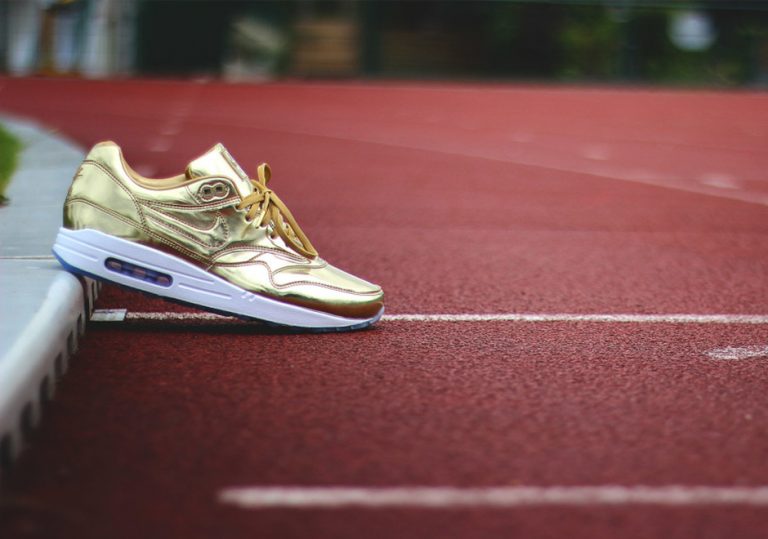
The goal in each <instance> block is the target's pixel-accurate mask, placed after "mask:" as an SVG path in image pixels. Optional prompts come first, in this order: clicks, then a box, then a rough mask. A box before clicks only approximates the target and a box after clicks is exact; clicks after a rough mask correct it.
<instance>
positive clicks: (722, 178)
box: [698, 172, 741, 189]
mask: <svg viewBox="0 0 768 539" xmlns="http://www.w3.org/2000/svg"><path fill="white" fill-rule="evenodd" d="M698 180H699V182H700V183H702V184H704V185H709V186H711V187H717V188H720V189H741V183H740V182H739V181H738V180H737V179H736V178H735V177H733V176H732V175H731V174H724V173H719V172H710V173H707V174H702V175H701V176H699V178H698Z"/></svg>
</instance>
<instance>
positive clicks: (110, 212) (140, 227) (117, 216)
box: [68, 198, 211, 266]
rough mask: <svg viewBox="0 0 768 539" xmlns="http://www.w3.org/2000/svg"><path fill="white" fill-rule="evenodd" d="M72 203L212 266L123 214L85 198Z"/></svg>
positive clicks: (71, 201)
mask: <svg viewBox="0 0 768 539" xmlns="http://www.w3.org/2000/svg"><path fill="white" fill-rule="evenodd" d="M71 203H79V204H87V205H88V206H91V207H93V208H95V209H97V210H99V211H102V212H104V213H106V214H108V215H110V216H112V217H114V218H115V219H117V220H118V221H122V222H123V223H125V224H127V225H130V226H132V227H134V228H135V229H137V230H139V231H141V232H144V233H145V234H146V235H147V236H150V237H151V238H152V239H154V240H155V241H157V242H159V243H163V244H165V245H167V246H168V247H170V248H172V249H176V250H179V251H182V252H183V254H185V255H186V256H187V257H189V258H192V259H194V260H197V261H198V262H200V263H201V264H203V265H206V266H210V263H211V262H210V260H208V259H207V258H203V257H201V256H200V255H198V254H197V253H195V252H194V251H190V250H189V249H187V248H186V247H184V246H183V245H179V244H175V243H173V242H171V241H168V240H167V239H166V238H164V237H163V236H161V235H159V234H158V233H156V232H154V231H153V230H151V229H149V228H147V227H146V226H143V225H142V224H141V223H138V222H136V221H134V220H132V219H130V218H128V217H126V216H124V215H121V214H119V213H117V212H115V211H114V210H110V209H109V208H104V207H103V206H99V205H98V204H95V203H93V202H91V201H90V200H87V199H84V198H75V199H71V200H70V201H69V202H68V204H71ZM118 237H119V236H118ZM126 241H130V240H126ZM131 243H134V242H131ZM139 244H140V243H139ZM170 256H173V255H170Z"/></svg>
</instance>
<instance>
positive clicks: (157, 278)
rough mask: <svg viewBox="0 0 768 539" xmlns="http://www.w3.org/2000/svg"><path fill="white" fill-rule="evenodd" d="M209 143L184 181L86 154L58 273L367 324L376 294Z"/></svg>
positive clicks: (237, 306)
mask: <svg viewBox="0 0 768 539" xmlns="http://www.w3.org/2000/svg"><path fill="white" fill-rule="evenodd" d="M270 175H271V173H270V169H269V166H268V165H267V164H266V163H264V164H262V165H260V166H259V168H258V174H257V177H256V178H254V179H251V178H249V177H248V176H247V175H246V173H245V172H244V171H243V169H242V168H240V166H239V165H238V164H237V163H236V162H235V160H234V159H233V158H232V156H231V155H230V154H229V152H227V150H226V149H225V148H224V146H222V145H221V144H217V145H216V146H214V147H213V148H212V149H210V150H209V151H208V152H207V153H205V154H203V155H202V156H201V157H199V158H197V159H195V160H194V161H192V162H191V163H190V164H189V166H188V167H187V170H186V172H185V173H184V174H181V175H179V176H175V177H172V178H165V179H148V178H145V177H143V176H141V175H140V174H138V173H137V172H136V171H134V170H133V169H132V168H131V167H130V166H128V164H127V163H126V162H125V159H124V158H123V155H122V152H121V151H120V148H119V147H118V146H117V145H116V144H115V143H114V142H101V143H99V144H97V145H96V146H94V147H93V149H92V150H91V151H90V153H89V154H88V155H87V156H86V158H85V160H84V161H83V163H82V165H80V168H79V169H78V171H77V174H76V175H75V178H74V180H73V181H72V186H71V187H70V189H69V193H68V194H67V199H66V201H65V203H64V226H63V227H62V228H61V229H60V230H59V234H58V236H57V238H56V243H55V244H54V246H53V253H54V255H56V258H58V259H59V261H60V262H61V263H62V265H63V266H64V267H65V268H67V269H68V270H70V271H72V272H75V273H81V274H85V275H89V276H92V277H96V278H99V279H103V280H106V281H112V282H114V283H118V284H120V285H123V286H127V287H130V288H134V289H137V290H141V291H144V292H148V293H150V294H155V295H157V296H162V297H166V298H169V299H173V300H177V301H181V302H185V303H189V304H193V305H196V306H199V307H201V308H204V309H208V310H213V311H217V312H222V313H230V314H232V315H235V316H240V317H247V318H255V319H259V320H264V321H267V322H271V323H274V324H281V325H286V326H293V327H298V328H307V329H315V330H347V329H358V328H363V327H366V326H369V325H370V324H372V323H374V322H376V321H377V320H378V319H379V318H380V317H381V315H382V313H383V312H384V304H383V298H384V294H383V292H382V290H381V288H380V287H379V286H376V285H374V284H371V283H369V282H367V281H364V280H362V279H359V278H358V277H355V276H354V275H350V274H349V273H346V272H344V271H341V270H340V269H337V268H335V267H333V266H331V265H330V264H328V263H327V262H326V261H325V260H323V259H322V258H320V257H319V256H318V254H317V251H315V248H314V247H313V246H312V244H311V243H310V241H309V239H308V238H307V236H306V235H305V234H304V232H302V230H301V228H299V225H298V224H297V223H296V220H295V219H294V218H293V216H292V215H291V212H290V211H289V210H288V208H287V207H286V206H285V204H283V202H282V201H281V200H280V199H279V198H278V197H277V195H276V194H275V193H274V191H272V190H271V189H270V188H269V187H267V182H269V178H270Z"/></svg>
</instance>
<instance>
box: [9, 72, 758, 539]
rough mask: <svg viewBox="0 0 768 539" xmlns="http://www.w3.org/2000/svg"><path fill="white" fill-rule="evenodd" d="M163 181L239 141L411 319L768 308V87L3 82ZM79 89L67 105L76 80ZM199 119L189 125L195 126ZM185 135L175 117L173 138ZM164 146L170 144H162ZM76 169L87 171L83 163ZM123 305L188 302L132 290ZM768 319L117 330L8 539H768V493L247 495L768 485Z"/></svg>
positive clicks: (70, 381) (111, 303) (27, 478)
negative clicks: (615, 497) (268, 497)
mask: <svg viewBox="0 0 768 539" xmlns="http://www.w3.org/2000/svg"><path fill="white" fill-rule="evenodd" d="M0 82H2V87H1V88H0V109H2V110H6V111H9V112H16V113H18V114H27V115H30V116H33V117H34V118H36V119H38V120H40V121H43V122H45V123H47V124H49V125H52V126H54V127H57V128H59V129H61V130H62V131H63V132H64V133H66V134H67V135H69V136H71V137H73V138H75V139H76V140H78V141H79V142H81V143H83V144H86V145H87V144H91V143H93V142H96V141H98V140H100V139H104V138H111V139H114V140H116V141H117V142H118V143H120V144H121V145H122V146H123V147H124V149H125V151H126V155H127V158H128V160H129V162H130V163H131V164H132V165H136V166H137V167H138V168H139V170H140V172H143V173H146V174H148V175H158V176H159V175H166V174H167V175H170V174H175V173H177V172H179V171H180V170H181V169H182V168H183V167H184V165H185V164H186V162H187V161H188V160H189V159H191V158H192V157H194V155H196V154H197V153H200V152H202V151H204V150H205V149H207V147H209V146H210V145H212V144H213V143H214V142H216V141H219V140H220V141H222V142H224V143H225V144H226V145H227V147H228V148H229V149H230V150H231V151H232V153H233V154H234V155H235V157H236V158H237V159H238V160H239V161H241V162H242V164H243V165H244V167H245V168H246V170H253V169H255V164H256V163H258V162H260V161H262V160H266V161H269V162H270V164H271V165H272V167H273V169H274V172H275V176H274V178H273V184H272V185H273V186H274V188H275V190H276V191H277V192H278V193H280V196H281V198H283V199H284V200H286V202H287V203H288V205H289V206H290V207H291V209H292V211H293V212H294V214H295V215H296V216H297V218H298V220H299V222H300V223H301V224H302V227H303V228H304V229H305V231H307V233H308V235H309V236H310V237H311V238H312V240H313V242H314V243H315V244H316V246H317V247H318V248H319V250H320V252H321V254H322V255H323V256H324V257H325V258H327V259H328V260H330V261H331V262H333V263H335V264H337V265H339V266H341V267H343V268H345V269H348V270H349V271H352V272H354V273H358V274H360V275H362V276H364V277H366V278H369V279H371V280H374V281H377V282H380V283H381V284H382V285H383V286H384V288H385V290H386V292H387V294H388V298H387V308H388V311H389V312H391V313H503V312H541V313H543V312H548V313H562V312H574V313H692V314H697V313H701V314H704V313H734V314H738V313H742V314H750V313H754V314H765V313H767V312H768V286H766V285H768V277H767V276H768V271H767V270H768V256H766V247H768V240H767V238H766V232H768V219H766V218H767V217H768V207H766V206H765V202H766V198H765V197H766V196H768V193H767V191H768V189H766V185H768V182H766V178H765V176H764V171H765V170H767V169H768V155H767V154H766V152H765V148H766V147H768V146H767V145H766V143H768V127H766V126H768V97H766V96H764V95H762V94H750V93H734V94H727V93H708V92H652V91H639V90H638V91H629V90H610V89H604V90H589V89H567V88H565V89H555V88H517V89H507V88H503V87H492V86H491V87H480V86H471V85H465V86H461V85H459V86H446V87H441V86H436V85H435V86H430V85H427V86H421V87H415V86H407V85H360V84H340V85H323V84H318V85H311V84H284V85H265V86H250V85H241V86H229V85H224V84H217V83H207V84H200V83H181V82H153V81H124V82H86V81H47V80H13V79H2V80H1V81H0ZM54 96H55V98H53V97H54ZM174 126H175V127H174ZM174 130H176V131H177V132H176V133H174ZM160 149H163V150H164V151H159V150H160ZM73 172H74V171H73ZM99 307H102V308H127V309H129V310H131V311H158V312H162V311H177V310H184V309H185V308H182V307H178V306H175V305H172V304H168V303H165V302H163V301H160V300H155V299H149V298H146V297H144V296H140V295H136V294H132V293H129V292H125V291H120V290H117V289H114V288H111V287H105V289H104V291H103V294H102V296H101V299H100V304H99ZM765 345H768V327H766V326H764V325H724V324H710V325H673V324H597V323H510V322H473V323H422V322H391V321H386V322H382V323H380V324H379V325H378V326H377V327H376V328H374V329H371V330H366V331H361V332H357V333H349V334H339V335H286V334H281V333H279V332H274V331H269V330H263V329H258V328H253V327H251V326H228V327H212V326H206V325H204V324H202V325H200V324H198V325H194V326H185V325H183V324H178V323H177V324H164V323H162V322H153V323H148V324H143V325H141V324H139V325H136V324H133V325H129V324H122V325H121V324H116V325H107V324H104V325H98V326H97V325H95V324H94V325H92V326H91V328H90V330H89V333H88V334H87V336H86V338H85V341H84V343H83V346H82V349H81V352H80V353H79V355H78V357H77V358H76V360H75V361H74V362H73V367H72V370H71V372H70V373H69V374H68V375H67V377H66V378H65V379H64V381H63V382H62V384H61V385H60V387H59V392H58V394H57V398H56V400H55V402H54V403H53V405H52V406H50V408H49V409H48V410H47V417H46V420H45V421H44V423H43V426H42V428H41V429H40V431H39V432H38V433H37V434H36V435H35V437H34V439H33V441H32V444H31V447H30V448H29V449H28V450H27V451H26V453H25V454H24V455H23V456H22V458H21V460H20V461H19V463H18V465H17V466H16V467H15V468H14V470H13V471H12V474H11V475H10V477H9V479H8V481H7V483H6V484H5V485H4V486H3V491H2V504H1V505H0V517H1V518H0V535H2V536H3V537H5V536H8V537H16V536H19V537H78V538H85V537H105V536H109V537H126V538H129V537H185V538H186V537H191V538H196V537H201V538H202V537H233V538H238V537H350V538H352V537H360V536H361V535H365V536H370V537H432V536H434V537H464V538H474V537H510V536H520V537H585V538H586V537H590V538H612V537H616V536H622V537H626V538H632V537H680V538H688V537H739V538H741V537H763V536H764V530H765V529H768V509H767V508H764V507H751V508H750V507H749V506H746V505H738V506H734V507H712V506H684V507H679V508H669V507H666V508H665V507H660V506H659V507H657V506H634V505H626V506H617V507H610V508H609V507H605V506H596V507H583V508H559V507H547V508H541V507H539V508H537V507H528V508H515V509H496V510H489V509H482V508H480V509H461V510H457V509H454V510H423V509H421V510H418V509H386V510H370V509H369V510H360V509H344V510H325V511H323V510H315V509H313V510H309V509H290V510H289V509H281V510H244V509H238V508H235V507H229V506H224V505H221V504H219V503H217V501H216V498H217V493H218V492H219V490H220V489H223V488H226V487H230V486H240V485H243V486H247V485H262V486H269V485H300V486H301V485H306V486H312V485H342V486H374V487H375V486H401V485H415V486H418V485H421V486H435V485H448V486H459V487H477V486H497V485H535V486H552V485H565V486H568V485H573V486H580V485H610V484H616V485H628V486H631V485H658V486H663V485H671V484H679V485H689V486H696V485H707V486H764V485H768V466H766V461H767V460H766V455H768V429H766V427H765V425H766V421H767V420H768V417H767V414H768V407H767V406H766V405H767V404H768V402H766V396H765V387H766V381H768V376H767V375H766V374H767V373H766V369H767V368H768V366H767V365H768V364H766V363H765V361H766V359H765V358H759V357H756V358H751V359H747V360H740V361H722V360H721V361H718V360H713V359H711V358H710V357H709V356H707V354H706V352H708V351H710V350H712V349H715V348H723V347H729V346H736V347H743V346H765Z"/></svg>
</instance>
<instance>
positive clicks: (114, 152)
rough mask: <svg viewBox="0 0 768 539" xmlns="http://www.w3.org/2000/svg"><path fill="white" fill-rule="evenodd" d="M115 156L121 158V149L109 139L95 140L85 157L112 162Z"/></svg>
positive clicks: (101, 161) (105, 162) (89, 159)
mask: <svg viewBox="0 0 768 539" xmlns="http://www.w3.org/2000/svg"><path fill="white" fill-rule="evenodd" d="M116 158H117V159H119V160H122V158H123V150H121V149H120V146H118V145H117V144H115V143H114V142H112V141H111V140H104V141H102V142H97V143H96V144H94V145H93V147H92V148H91V150H90V151H89V152H88V155H87V156H86V157H85V159H86V160H88V161H97V162H100V163H103V164H110V163H114V161H115V159H116Z"/></svg>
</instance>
